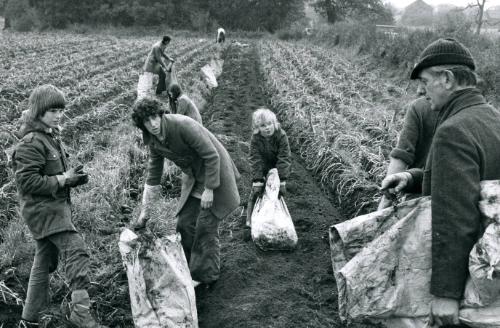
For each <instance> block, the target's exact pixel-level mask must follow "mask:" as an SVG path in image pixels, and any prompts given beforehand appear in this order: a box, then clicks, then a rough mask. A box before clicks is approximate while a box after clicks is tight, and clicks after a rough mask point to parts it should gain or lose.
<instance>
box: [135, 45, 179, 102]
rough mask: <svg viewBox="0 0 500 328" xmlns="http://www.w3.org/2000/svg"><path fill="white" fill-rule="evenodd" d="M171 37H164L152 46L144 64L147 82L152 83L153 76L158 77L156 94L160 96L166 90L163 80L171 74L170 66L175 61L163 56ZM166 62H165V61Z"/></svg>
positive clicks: (165, 55)
mask: <svg viewBox="0 0 500 328" xmlns="http://www.w3.org/2000/svg"><path fill="white" fill-rule="evenodd" d="M170 40H171V37H170V36H168V35H165V36H164V37H163V38H162V40H161V41H158V42H157V43H155V44H154V45H153V47H152V48H151V50H150V51H149V54H148V57H147V58H146V61H145V62H144V67H143V70H144V74H145V75H146V76H147V77H148V80H150V81H151V83H150V84H151V85H152V81H153V76H154V74H156V75H158V77H159V80H158V85H157V86H156V94H157V95H161V94H162V92H163V91H166V90H167V87H168V86H167V85H166V81H165V79H166V78H167V74H168V75H170V74H171V73H172V65H173V64H174V62H175V60H174V59H173V58H172V57H170V56H168V55H167V54H165V49H166V47H167V46H168V45H169V43H170ZM165 60H166V61H165Z"/></svg>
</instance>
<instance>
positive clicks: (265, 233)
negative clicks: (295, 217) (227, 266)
mask: <svg viewBox="0 0 500 328" xmlns="http://www.w3.org/2000/svg"><path fill="white" fill-rule="evenodd" d="M279 189H280V179H279V176H278V170H276V169H271V170H270V171H269V174H268V177H267V180H266V187H265V191H264V194H263V195H262V197H259V198H258V199H257V200H256V202H255V206H254V209H253V212H252V218H251V222H252V230H251V234H252V240H253V241H254V243H255V245H257V246H258V247H259V248H260V249H262V250H291V249H294V248H295V246H296V245H297V233H296V232H295V227H294V225H293V221H292V217H291V216H290V213H289V212H288V208H287V206H286V204H285V200H284V199H283V197H279Z"/></svg>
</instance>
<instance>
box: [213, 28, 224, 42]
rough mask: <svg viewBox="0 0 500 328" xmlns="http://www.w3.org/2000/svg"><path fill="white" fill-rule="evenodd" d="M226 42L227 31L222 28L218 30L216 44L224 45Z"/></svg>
mask: <svg viewBox="0 0 500 328" xmlns="http://www.w3.org/2000/svg"><path fill="white" fill-rule="evenodd" d="M225 41H226V31H224V29H223V28H222V27H219V29H218V30H217V38H216V39H215V42H216V43H223V42H225Z"/></svg>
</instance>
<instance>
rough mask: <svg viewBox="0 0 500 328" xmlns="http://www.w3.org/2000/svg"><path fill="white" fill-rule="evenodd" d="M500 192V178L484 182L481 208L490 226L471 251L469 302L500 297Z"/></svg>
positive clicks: (466, 299)
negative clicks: (499, 179)
mask: <svg viewBox="0 0 500 328" xmlns="http://www.w3.org/2000/svg"><path fill="white" fill-rule="evenodd" d="M499 195H500V181H498V180H489V181H482V182H481V200H480V202H479V209H480V211H481V213H482V214H483V219H484V222H483V226H486V229H485V231H484V234H483V236H482V237H481V238H480V239H479V240H478V242H477V243H476V244H475V245H474V247H473V248H472V251H471V252H470V255H469V272H470V279H469V280H468V281H467V285H466V287H465V292H464V302H463V303H464V305H465V306H470V307H483V306H487V305H490V304H492V303H494V302H495V301H497V300H500V199H499V197H498V196H499ZM499 313H500V309H499Z"/></svg>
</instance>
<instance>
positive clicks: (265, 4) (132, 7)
mask: <svg viewBox="0 0 500 328" xmlns="http://www.w3.org/2000/svg"><path fill="white" fill-rule="evenodd" d="M305 2H309V3H310V4H311V5H312V6H313V7H314V8H315V9H316V11H318V12H319V13H321V14H323V15H324V16H325V17H326V18H327V20H328V22H330V23H334V22H336V21H339V20H343V19H346V18H353V19H362V20H372V21H373V20H378V21H381V22H382V23H384V22H391V21H392V14H391V13H390V10H388V9H387V8H386V7H385V6H384V5H383V3H382V0H210V1H207V0H85V1H70V0H0V15H3V16H4V17H5V19H6V22H5V23H6V26H7V27H9V25H10V26H12V27H13V28H15V29H18V30H30V29H33V28H38V29H44V28H65V27H67V26H68V25H71V24H88V25H102V24H106V25H116V26H155V25H167V26H170V27H172V28H176V29H195V30H213V29H214V28H216V27H217V26H223V27H225V28H228V29H232V30H238V29H239V30H251V31H255V30H257V31H268V32H271V33H272V32H275V31H276V30H278V29H283V28H286V27H288V26H290V25H292V24H296V23H297V22H299V23H300V22H303V21H305V13H304V12H305V10H304V9H305V6H304V5H305Z"/></svg>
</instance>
